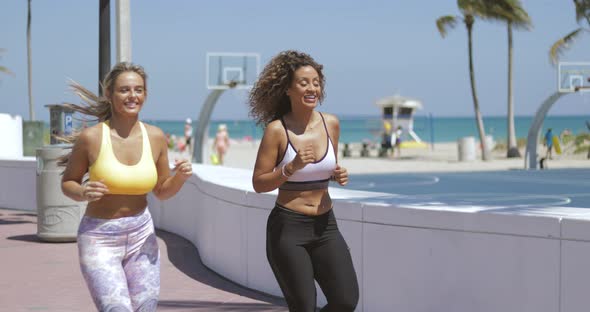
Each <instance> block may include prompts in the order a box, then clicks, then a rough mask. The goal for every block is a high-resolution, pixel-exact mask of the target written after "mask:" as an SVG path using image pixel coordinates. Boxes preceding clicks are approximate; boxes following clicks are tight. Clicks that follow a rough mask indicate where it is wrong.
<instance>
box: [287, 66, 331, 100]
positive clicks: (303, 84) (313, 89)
mask: <svg viewBox="0 0 590 312" xmlns="http://www.w3.org/2000/svg"><path fill="white" fill-rule="evenodd" d="M321 91H322V85H321V82H320V76H319V74H318V72H317V71H316V70H315V69H314V68H313V67H312V66H309V65H308V66H302V67H299V68H298V69H297V70H296V71H295V72H294V73H293V81H292V82H291V86H290V87H289V89H287V96H289V99H290V100H291V107H294V106H297V105H304V106H308V107H310V108H315V107H316V106H317V103H318V100H319V98H320V94H321Z"/></svg>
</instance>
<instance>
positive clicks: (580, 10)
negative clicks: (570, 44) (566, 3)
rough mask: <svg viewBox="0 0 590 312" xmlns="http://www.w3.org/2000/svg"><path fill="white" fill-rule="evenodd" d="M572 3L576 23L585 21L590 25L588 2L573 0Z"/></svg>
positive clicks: (589, 6) (589, 3) (589, 2)
mask: <svg viewBox="0 0 590 312" xmlns="http://www.w3.org/2000/svg"><path fill="white" fill-rule="evenodd" d="M574 3H575V4H576V21H577V22H578V23H580V22H582V20H586V22H588V23H590V0H574ZM588 26H590V25H588Z"/></svg>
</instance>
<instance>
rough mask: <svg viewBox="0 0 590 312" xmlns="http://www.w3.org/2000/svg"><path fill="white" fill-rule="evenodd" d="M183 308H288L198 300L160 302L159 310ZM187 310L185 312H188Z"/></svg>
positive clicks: (242, 309)
mask: <svg viewBox="0 0 590 312" xmlns="http://www.w3.org/2000/svg"><path fill="white" fill-rule="evenodd" d="M167 308H168V309H167ZM181 308H185V309H189V310H190V311H211V310H214V311H267V312H270V311H277V312H278V311H287V308H286V307H277V306H273V305H269V304H263V303H228V302H226V303H219V302H214V301H198V300H194V301H188V300H183V301H178V300H162V301H160V302H158V310H160V309H161V310H163V311H166V310H169V311H173V310H179V309H181ZM185 309H183V311H186V310H185Z"/></svg>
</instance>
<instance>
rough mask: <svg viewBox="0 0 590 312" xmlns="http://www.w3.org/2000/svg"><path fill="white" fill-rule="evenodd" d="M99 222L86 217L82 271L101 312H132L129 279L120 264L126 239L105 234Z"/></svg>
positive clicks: (81, 237)
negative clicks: (128, 287) (99, 226)
mask: <svg viewBox="0 0 590 312" xmlns="http://www.w3.org/2000/svg"><path fill="white" fill-rule="evenodd" d="M97 220H99V219H94V218H88V217H84V218H83V219H82V221H81V223H80V227H79V231H78V252H79V256H80V269H81V271H82V275H83V276H84V279H85V280H86V284H87V285H88V290H89V291H90V295H91V296H92V299H93V300H94V303H95V305H96V307H97V309H98V311H106V312H115V311H116V312H128V311H129V312H131V311H133V310H132V308H131V300H130V299H129V291H128V289H127V278H126V276H125V272H124V271H123V266H122V265H121V262H122V260H123V257H124V256H125V249H126V235H125V234H122V235H121V234H116V233H112V232H102V231H100V229H97V228H98V226H97V222H98V221H97Z"/></svg>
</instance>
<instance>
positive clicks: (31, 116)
mask: <svg viewBox="0 0 590 312" xmlns="http://www.w3.org/2000/svg"><path fill="white" fill-rule="evenodd" d="M31 57H32V56H31V0H29V6H28V14H27V71H28V75H29V77H28V84H29V120H31V121H33V120H35V110H34V109H33V84H32V80H33V79H32V71H33V70H32V64H31V63H32V62H31Z"/></svg>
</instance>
